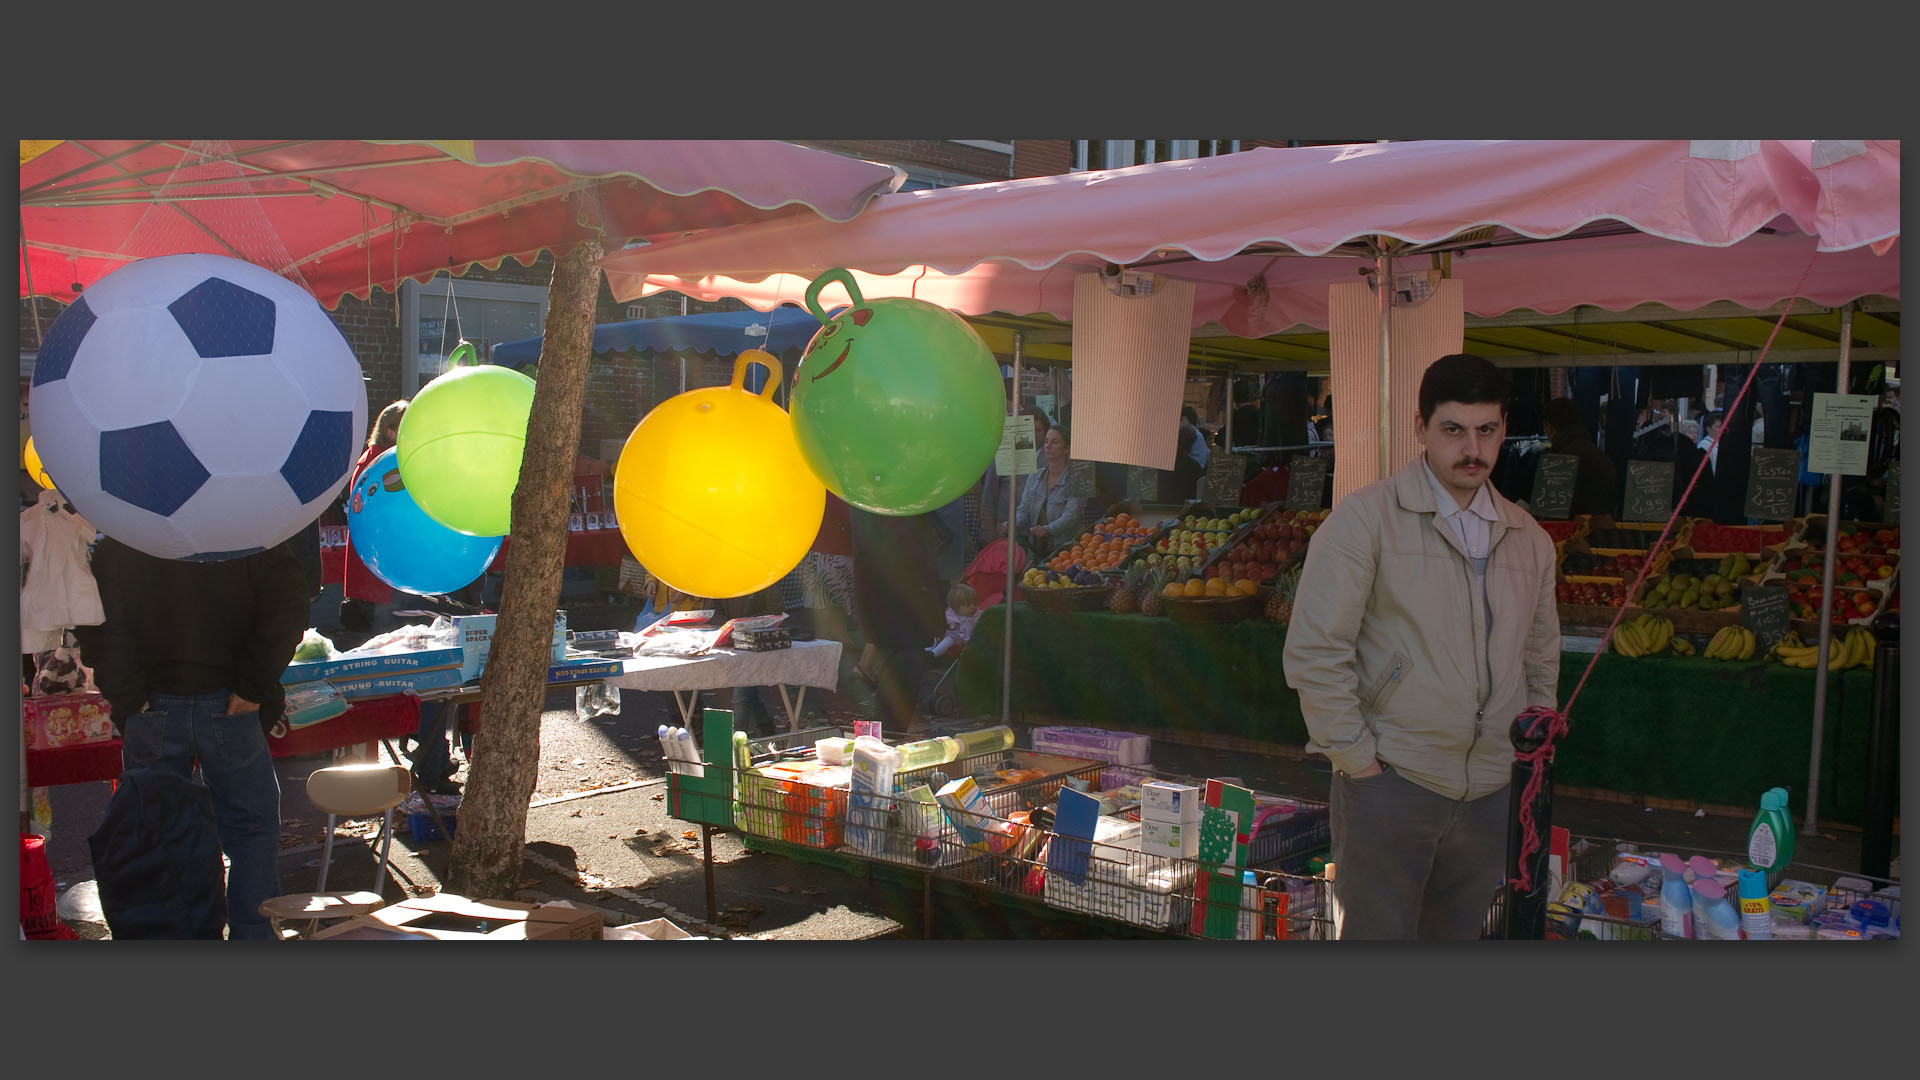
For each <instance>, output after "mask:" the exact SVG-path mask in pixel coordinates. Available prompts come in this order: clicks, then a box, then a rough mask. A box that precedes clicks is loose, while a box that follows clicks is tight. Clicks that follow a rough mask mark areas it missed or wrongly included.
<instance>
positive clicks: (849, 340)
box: [800, 306, 873, 382]
mask: <svg viewBox="0 0 1920 1080" xmlns="http://www.w3.org/2000/svg"><path fill="white" fill-rule="evenodd" d="M871 321H873V309H872V308H871V307H865V306H862V307H857V308H854V309H853V310H852V311H847V312H842V313H841V314H839V315H835V316H834V317H833V318H832V319H831V320H829V321H828V322H827V325H825V326H823V327H821V328H820V332H819V333H817V334H815V335H813V340H812V341H809V342H807V351H806V352H804V353H802V354H801V355H800V363H801V364H802V365H803V366H806V369H807V370H808V371H809V372H811V374H809V375H807V376H806V379H807V381H808V382H819V381H820V380H821V379H824V378H826V377H828V376H830V375H832V374H833V373H834V372H836V371H839V370H840V368H841V367H842V366H844V365H845V364H846V362H847V360H848V359H849V358H850V357H851V356H852V355H853V345H854V342H855V341H856V340H857V339H858V338H859V337H860V328H861V327H863V326H865V325H867V324H868V323H869V322H871ZM828 353H833V354H834V356H833V359H831V360H829V361H826V366H825V367H821V368H819V370H817V371H815V370H813V368H814V366H817V365H815V364H813V363H812V362H813V361H814V358H815V357H816V356H823V355H825V354H828Z"/></svg>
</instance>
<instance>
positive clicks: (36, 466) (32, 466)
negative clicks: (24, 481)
mask: <svg viewBox="0 0 1920 1080" xmlns="http://www.w3.org/2000/svg"><path fill="white" fill-rule="evenodd" d="M20 465H21V467H23V468H25V469H26V470H27V475H28V476H31V477H33V482H34V483H36V484H39V485H40V486H41V487H43V488H50V487H52V486H53V478H52V477H49V476H48V475H47V467H46V466H45V465H42V464H41V463H40V451H38V450H36V449H34V448H33V436H31V435H29V436H27V445H26V447H25V448H24V449H22V450H21V451H20Z"/></svg>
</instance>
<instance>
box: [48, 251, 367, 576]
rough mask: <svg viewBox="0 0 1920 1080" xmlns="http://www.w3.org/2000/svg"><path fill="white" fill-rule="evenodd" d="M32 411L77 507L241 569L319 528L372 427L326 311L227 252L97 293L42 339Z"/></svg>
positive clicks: (182, 553)
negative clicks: (237, 562) (239, 561)
mask: <svg viewBox="0 0 1920 1080" xmlns="http://www.w3.org/2000/svg"><path fill="white" fill-rule="evenodd" d="M28 407H29V410H30V413H31V419H32V423H33V435H34V445H35V446H36V447H37V448H38V449H39V451H40V459H41V461H42V462H43V463H44V464H45V466H46V469H47V472H48V474H49V475H52V476H57V477H59V479H58V481H56V482H57V483H58V485H59V488H60V492H61V494H63V495H65V496H66V497H67V499H68V500H69V501H70V502H71V503H72V504H73V506H74V509H76V510H78V511H79V512H80V514H81V515H82V516H83V517H85V518H86V519H87V520H88V521H90V522H92V523H93V524H94V526H95V527H96V528H98V529H99V530H100V531H101V532H103V533H105V534H107V535H108V536H111V537H113V538H114V539H116V540H118V541H120V542H121V543H123V544H126V545H128V546H130V547H134V548H138V549H139V550H141V551H144V552H146V553H148V554H149V555H156V556H159V557H160V558H164V559H191V560H198V561H214V560H219V559H230V558H237V557H239V556H242V555H247V554H251V553H253V552H255V551H260V550H262V549H265V548H268V547H271V546H273V545H275V544H278V543H280V542H281V541H283V540H286V539H287V538H289V537H291V536H293V535H294V534H295V533H296V532H299V531H300V530H301V529H302V528H304V527H306V526H308V525H311V524H312V523H313V521H314V519H315V518H317V517H319V516H320V513H321V511H322V510H324V509H326V507H327V505H328V504H329V503H330V502H332V501H333V499H334V498H335V497H336V496H338V495H339V493H340V490H341V488H342V486H343V485H345V484H346V482H347V478H348V474H349V473H350V472H351V470H352V468H353V463H354V460H355V457H356V455H357V454H358V451H359V448H360V444H361V442H362V441H363V440H364V439H365V437H366V432H367V390H366V384H365V383H364V382H363V381H362V380H361V375H360V363H359V361H358V360H356V359H354V355H353V350H352V349H350V348H349V347H348V346H347V341H346V338H345V337H343V336H342V335H341V333H340V330H339V328H338V327H336V326H335V325H334V324H333V320H332V319H330V318H328V317H327V313H326V311H325V310H324V309H322V308H321V306H320V304H319V303H318V302H317V301H315V300H314V298H313V297H312V296H310V295H308V294H307V293H306V292H305V291H304V290H302V289H301V288H300V287H299V286H297V285H295V284H293V283H292V282H290V281H288V280H286V279H285V278H282V277H280V276H279V275H277V274H275V273H273V272H272V271H269V270H265V269H263V268H261V267H258V266H255V265H253V264H252V263H247V262H241V261H240V260H237V259H229V258H224V257H222V256H218V255H167V256H163V257H161V258H155V259H143V260H141V261H139V262H135V263H130V264H128V265H127V266H125V267H122V268H121V269H119V270H116V271H114V272H113V273H112V274H109V275H108V276H106V277H104V278H102V279H100V280H99V281H98V282H96V283H95V284H94V285H93V286H91V287H90V288H88V289H87V291H86V295H84V296H82V297H80V298H79V299H77V300H75V301H74V303H73V306H72V307H69V308H68V309H67V310H66V311H64V312H62V313H61V315H60V318H59V319H58V320H56V321H55V322H54V324H53V326H52V327H51V328H50V329H49V330H48V331H47V334H46V338H45V340H43V341H42V342H41V346H40V351H39V354H38V356H37V357H36V359H35V361H34V370H33V389H32V391H31V397H30V398H29V402H28Z"/></svg>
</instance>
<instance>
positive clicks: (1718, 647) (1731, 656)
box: [1706, 626, 1754, 660]
mask: <svg viewBox="0 0 1920 1080" xmlns="http://www.w3.org/2000/svg"><path fill="white" fill-rule="evenodd" d="M1753 647H1754V640H1753V631H1751V630H1749V629H1747V628H1746V627H1744V626H1723V627H1721V628H1720V629H1719V631H1718V632H1717V633H1715V634H1714V635H1713V640H1712V641H1709V642H1707V651H1706V657H1707V659H1709V660H1751V659H1753Z"/></svg>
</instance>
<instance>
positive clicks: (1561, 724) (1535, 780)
mask: <svg viewBox="0 0 1920 1080" xmlns="http://www.w3.org/2000/svg"><path fill="white" fill-rule="evenodd" d="M1818 257H1819V256H1818V255H1817V254H1816V255H1815V256H1814V258H1818ZM1812 272H1813V259H1808V260H1807V268H1806V269H1805V270H1802V271H1800V280H1799V281H1796V282H1794V285H1793V291H1792V292H1791V294H1789V295H1788V297H1787V303H1786V307H1785V309H1784V310H1782V311H1781V312H1780V318H1779V319H1777V320H1775V322H1774V324H1773V330H1772V331H1771V332H1770V333H1768V334H1767V340H1766V343H1765V344H1764V345H1762V346H1760V355H1759V356H1757V357H1755V358H1754V361H1753V367H1752V369H1751V370H1750V371H1748V372H1747V378H1746V381H1745V382H1743V383H1741V384H1740V391H1739V393H1736V394H1735V395H1734V396H1733V404H1731V405H1729V406H1727V409H1726V414H1727V415H1729V416H1731V415H1733V414H1734V413H1735V412H1737V411H1738V410H1739V408H1740V403H1741V402H1742V401H1745V400H1746V397H1747V390H1748V389H1749V388H1750V387H1752V386H1753V380H1754V377H1755V376H1757V375H1759V374H1760V365H1761V364H1764V363H1766V360H1767V353H1768V352H1769V351H1770V350H1771V349H1772V348H1773V340H1774V338H1776V337H1778V336H1779V335H1780V328H1781V327H1782V326H1785V325H1786V322H1787V316H1788V315H1790V314H1792V313H1793V302H1794V301H1795V300H1798V299H1799V298H1800V287H1801V286H1802V285H1805V284H1806V283H1807V275H1808V274H1810V273H1812ZM1710 460H1711V459H1710V458H1708V457H1707V456H1706V455H1702V456H1701V458H1700V464H1698V465H1696V466H1694V468H1693V476H1692V478H1690V479H1689V480H1688V481H1687V487H1686V490H1684V491H1682V492H1681V493H1680V500H1679V503H1678V506H1685V505H1687V499H1688V498H1689V497H1690V496H1692V494H1693V489H1694V488H1695V487H1697V486H1699V484H1700V476H1701V474H1702V473H1704V472H1706V470H1707V465H1708V463H1709V461H1710ZM1679 520H1680V511H1679V509H1678V508H1677V507H1676V509H1675V510H1674V511H1673V513H1672V515H1671V516H1669V517H1668V518H1667V525H1666V528H1664V529H1661V530H1660V537H1659V539H1657V540H1655V541H1654V542H1653V546H1652V547H1651V548H1648V549H1647V558H1646V561H1644V562H1642V563H1641V564H1640V573H1639V575H1638V576H1636V577H1635V578H1634V579H1633V585H1632V586H1631V587H1629V588H1628V589H1627V591H1626V595H1624V596H1622V597H1621V598H1620V609H1619V610H1618V611H1616V612H1614V615H1613V622H1611V623H1609V624H1608V625H1607V631H1606V633H1605V634H1602V635H1601V637H1600V648H1599V649H1598V650H1596V651H1595V652H1594V654H1593V659H1591V660H1589V661H1587V667H1586V670H1585V671H1583V672H1581V673H1580V681H1579V682H1578V683H1575V684H1574V687H1573V693H1571V694H1569V695H1567V703H1566V704H1565V705H1563V706H1561V707H1560V708H1559V709H1550V708H1547V707H1546V706H1544V705H1536V706H1534V707H1532V708H1530V709H1527V710H1526V711H1524V712H1522V713H1521V714H1520V715H1519V717H1517V718H1516V719H1520V720H1531V721H1533V722H1534V724H1538V723H1539V722H1543V721H1544V722H1545V723H1546V725H1547V732H1546V739H1545V741H1543V742H1542V743H1541V744H1540V746H1539V747H1538V748H1537V749H1535V750H1532V751H1530V752H1527V753H1521V752H1520V751H1518V750H1515V751H1514V754H1513V756H1514V759H1515V760H1517V761H1525V762H1529V763H1531V764H1532V766H1533V775H1532V776H1530V777H1528V778H1527V786H1526V789H1525V791H1523V792H1522V793H1521V798H1520V865H1519V867H1517V868H1516V869H1517V873H1518V874H1519V888H1520V891H1521V892H1523V893H1526V892H1531V891H1532V890H1533V875H1532V874H1531V873H1530V872H1529V870H1528V863H1529V862H1530V861H1531V858H1532V856H1533V853H1534V852H1536V851H1539V850H1540V833H1539V830H1538V828H1537V827H1536V826H1535V823H1534V820H1533V806H1534V802H1535V800H1537V799H1538V798H1539V797H1540V787H1541V785H1542V784H1543V783H1544V782H1545V779H1546V766H1547V765H1548V763H1550V762H1552V761H1553V744H1554V741H1555V740H1556V739H1558V738H1559V737H1560V736H1562V735H1564V734H1566V733H1567V728H1568V725H1569V723H1570V721H1569V720H1568V718H1567V716H1568V714H1569V713H1571V712H1573V703H1574V701H1575V700H1576V699H1577V698H1579V696H1580V691H1582V690H1584V689H1586V686H1587V679H1588V677H1589V676H1591V675H1592V674H1593V666H1594V665H1595V664H1598V663H1599V662H1600V658H1601V657H1602V656H1604V655H1606V652H1607V645H1608V644H1609V643H1610V642H1612V641H1613V633H1614V631H1615V630H1616V629H1618V628H1619V626H1620V620H1621V619H1623V618H1625V617H1626V614H1627V604H1628V603H1629V602H1630V601H1631V600H1632V599H1633V598H1634V597H1635V596H1638V595H1639V594H1640V585H1641V583H1642V582H1644V581H1646V580H1647V574H1648V573H1649V572H1651V571H1652V570H1653V564H1654V562H1655V561H1656V560H1655V556H1657V555H1658V554H1659V553H1660V551H1661V549H1662V548H1663V547H1664V546H1665V545H1666V542H1667V537H1668V536H1669V535H1671V534H1672V532H1673V527H1674V524H1675V523H1676V522H1678V521H1679ZM1529 726H1530V727H1531V726H1532V725H1529Z"/></svg>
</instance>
